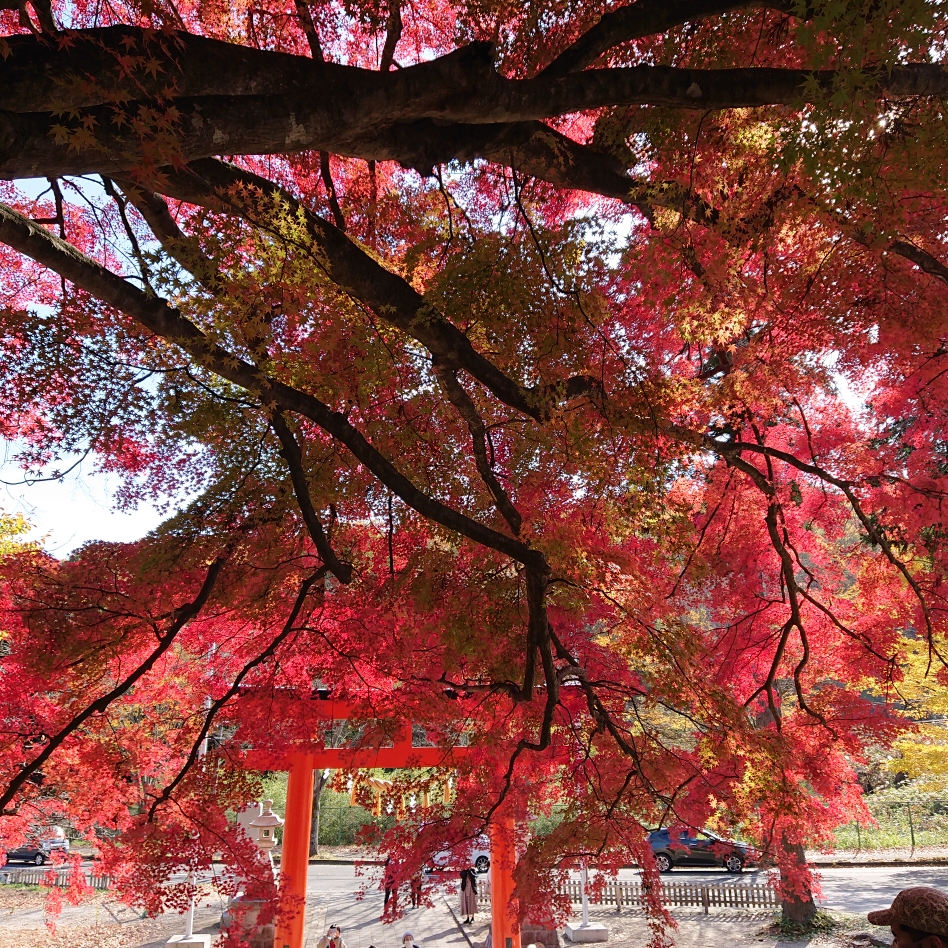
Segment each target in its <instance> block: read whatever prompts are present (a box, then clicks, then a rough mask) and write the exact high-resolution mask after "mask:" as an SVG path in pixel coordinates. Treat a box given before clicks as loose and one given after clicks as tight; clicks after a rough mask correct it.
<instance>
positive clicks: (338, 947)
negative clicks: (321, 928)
mask: <svg viewBox="0 0 948 948" xmlns="http://www.w3.org/2000/svg"><path fill="white" fill-rule="evenodd" d="M316 948H346V943H345V942H344V941H343V940H342V929H341V928H340V927H339V926H338V925H330V926H329V930H328V931H327V932H326V934H325V935H323V937H322V938H320V939H319V943H318V944H317V946H316Z"/></svg>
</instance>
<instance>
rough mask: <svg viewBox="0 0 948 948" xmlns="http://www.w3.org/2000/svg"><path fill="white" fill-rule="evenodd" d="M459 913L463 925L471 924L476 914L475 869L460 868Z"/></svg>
mask: <svg viewBox="0 0 948 948" xmlns="http://www.w3.org/2000/svg"><path fill="white" fill-rule="evenodd" d="M461 914H462V915H463V916H464V922H463V924H464V925H473V924H474V916H475V915H476V914H477V870H476V869H462V870H461Z"/></svg>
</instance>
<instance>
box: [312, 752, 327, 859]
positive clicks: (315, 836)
mask: <svg viewBox="0 0 948 948" xmlns="http://www.w3.org/2000/svg"><path fill="white" fill-rule="evenodd" d="M330 773H331V771H329V770H320V771H319V772H318V773H317V774H316V779H315V780H314V781H313V822H312V825H311V826H310V834H309V854H310V855H311V856H318V855H319V801H320V800H321V799H322V795H323V787H325V786H326V784H327V783H329V775H330Z"/></svg>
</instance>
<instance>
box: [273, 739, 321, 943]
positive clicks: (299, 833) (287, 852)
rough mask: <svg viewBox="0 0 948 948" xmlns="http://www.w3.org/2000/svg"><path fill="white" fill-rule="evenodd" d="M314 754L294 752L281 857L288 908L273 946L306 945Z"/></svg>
mask: <svg viewBox="0 0 948 948" xmlns="http://www.w3.org/2000/svg"><path fill="white" fill-rule="evenodd" d="M313 768H314V764H313V758H312V757H311V756H310V755H308V754H294V755H293V757H292V758H291V760H290V766H289V770H290V776H289V782H288V784H287V788H286V823H285V825H284V829H283V854H282V856H281V858H280V902H281V904H283V905H285V906H287V907H288V908H287V911H284V912H283V913H281V915H280V917H279V919H277V925H276V937H275V939H274V948H303V929H304V925H305V922H306V917H305V915H306V873H307V870H308V869H309V833H310V826H311V823H312V816H313V782H314V776H313Z"/></svg>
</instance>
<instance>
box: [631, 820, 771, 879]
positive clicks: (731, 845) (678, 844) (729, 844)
mask: <svg viewBox="0 0 948 948" xmlns="http://www.w3.org/2000/svg"><path fill="white" fill-rule="evenodd" d="M648 841H649V845H650V846H651V847H652V852H653V853H654V854H655V865H656V866H657V868H658V871H659V872H671V870H672V869H673V868H674V867H675V866H695V867H697V866H706V867H711V866H719V867H723V868H724V869H726V870H727V871H728V872H741V871H743V869H744V866H747V865H751V864H752V863H753V862H754V858H753V850H752V849H751V847H750V846H748V845H747V843H736V842H734V841H733V840H729V839H722V838H721V837H720V836H715V835H714V833H709V832H708V831H707V830H695V829H690V828H687V827H685V828H681V829H680V832H679V830H675V831H674V832H669V830H667V829H661V830H655V832H654V833H649V834H648Z"/></svg>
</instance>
